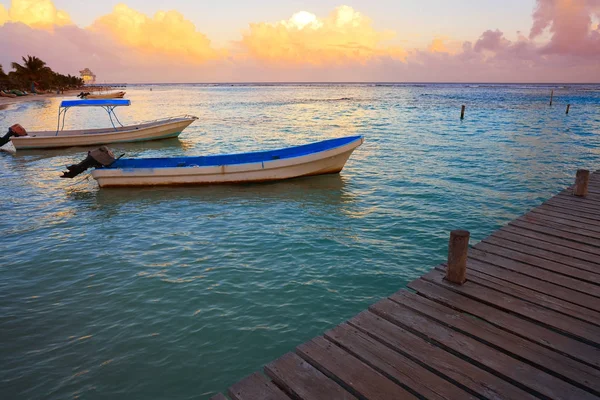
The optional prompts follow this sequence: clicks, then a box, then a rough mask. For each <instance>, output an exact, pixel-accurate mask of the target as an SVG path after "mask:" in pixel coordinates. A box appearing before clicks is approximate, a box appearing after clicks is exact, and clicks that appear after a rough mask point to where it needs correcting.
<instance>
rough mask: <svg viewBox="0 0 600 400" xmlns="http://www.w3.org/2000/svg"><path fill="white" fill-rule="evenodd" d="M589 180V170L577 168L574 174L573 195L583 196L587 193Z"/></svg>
mask: <svg viewBox="0 0 600 400" xmlns="http://www.w3.org/2000/svg"><path fill="white" fill-rule="evenodd" d="M589 181H590V171H588V170H587V169H578V170H577V175H575V186H573V195H575V196H579V197H584V196H587V193H588V183H589Z"/></svg>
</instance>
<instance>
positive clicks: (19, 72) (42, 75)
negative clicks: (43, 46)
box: [12, 55, 52, 83]
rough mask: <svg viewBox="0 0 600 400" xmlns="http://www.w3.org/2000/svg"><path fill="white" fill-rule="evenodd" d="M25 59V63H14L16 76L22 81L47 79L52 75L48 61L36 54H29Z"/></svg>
mask: <svg viewBox="0 0 600 400" xmlns="http://www.w3.org/2000/svg"><path fill="white" fill-rule="evenodd" d="M21 58H22V59H23V65H21V64H19V63H16V62H14V63H12V67H13V68H14V70H15V76H16V77H17V79H19V80H20V81H22V82H27V83H29V82H35V81H46V79H47V78H48V77H50V76H51V74H52V70H51V69H50V68H49V67H47V66H46V63H45V62H44V61H42V60H40V59H39V58H37V57H36V56H30V55H27V58H25V57H21Z"/></svg>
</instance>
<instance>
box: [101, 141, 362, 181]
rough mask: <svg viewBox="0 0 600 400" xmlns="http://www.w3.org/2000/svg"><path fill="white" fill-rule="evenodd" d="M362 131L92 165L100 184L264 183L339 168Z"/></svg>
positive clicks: (343, 163) (354, 146)
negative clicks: (269, 146) (263, 147)
mask: <svg viewBox="0 0 600 400" xmlns="http://www.w3.org/2000/svg"><path fill="white" fill-rule="evenodd" d="M363 141H364V138H363V136H347V137H341V138H335V139H327V140H323V141H319V142H315V143H309V144H305V145H301V146H293V147H287V148H283V149H276V150H267V151H257V152H249V153H238V154H221V155H208V156H199V157H165V158H121V159H118V160H116V161H114V162H112V163H110V165H108V166H103V167H100V168H96V169H94V170H93V171H92V177H93V178H94V179H96V180H97V181H98V184H99V186H100V187H118V186H154V185H202V184H220V183H221V184H222V183H229V184H231V183H246V182H267V181H277V180H283V179H291V178H297V177H301V176H312V175H322V174H335V173H339V172H340V171H341V170H342V169H343V168H344V166H345V164H346V162H347V161H348V158H349V157H350V155H351V154H352V152H353V151H354V150H355V149H356V148H357V147H359V146H360V145H361V144H362V143H363Z"/></svg>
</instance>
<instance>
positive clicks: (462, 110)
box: [460, 104, 466, 119]
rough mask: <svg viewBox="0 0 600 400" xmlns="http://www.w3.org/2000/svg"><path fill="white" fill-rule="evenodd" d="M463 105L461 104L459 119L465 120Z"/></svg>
mask: <svg viewBox="0 0 600 400" xmlns="http://www.w3.org/2000/svg"><path fill="white" fill-rule="evenodd" d="M465 108H466V107H465V105H464V104H463V105H462V107H461V108H460V119H465Z"/></svg>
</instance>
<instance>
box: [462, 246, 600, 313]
mask: <svg viewBox="0 0 600 400" xmlns="http://www.w3.org/2000/svg"><path fill="white" fill-rule="evenodd" d="M467 268H468V269H469V273H470V272H480V273H482V274H485V275H486V276H491V277H494V278H497V279H499V280H500V279H501V280H502V281H503V282H510V283H512V284H515V285H519V286H522V287H525V288H528V289H531V290H535V291H537V292H539V293H544V294H547V295H548V296H552V297H556V298H559V299H562V300H565V301H568V302H571V303H573V304H577V305H579V306H582V307H586V308H589V309H591V310H595V311H600V298H598V297H593V296H589V295H587V294H585V293H581V292H576V291H574V290H571V289H568V288H565V287H563V286H559V285H555V284H553V283H550V282H546V281H543V280H540V279H537V278H536V277H530V276H528V275H524V274H521V273H518V272H514V271H511V270H507V269H505V268H501V267H497V266H495V265H492V264H488V263H485V262H482V261H479V260H476V259H473V258H470V259H469V260H468V264H467Z"/></svg>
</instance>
